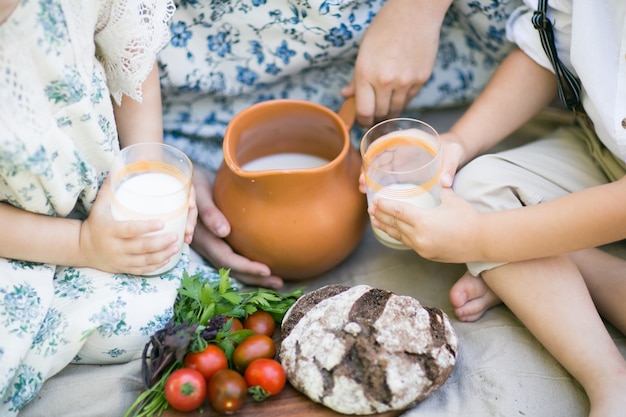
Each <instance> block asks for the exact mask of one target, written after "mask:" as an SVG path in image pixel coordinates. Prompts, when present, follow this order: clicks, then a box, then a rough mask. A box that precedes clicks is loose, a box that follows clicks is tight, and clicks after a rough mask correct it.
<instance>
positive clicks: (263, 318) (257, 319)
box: [243, 310, 276, 337]
mask: <svg viewBox="0 0 626 417" xmlns="http://www.w3.org/2000/svg"><path fill="white" fill-rule="evenodd" d="M243 327H244V328H246V329H250V330H252V331H253V332H255V333H261V334H264V335H266V336H269V337H272V335H273V334H274V330H275V329H276V322H275V321H274V317H272V315H271V314H270V313H268V312H267V311H263V310H257V311H255V312H254V313H252V314H250V315H249V316H248V317H246V319H245V320H244V321H243Z"/></svg>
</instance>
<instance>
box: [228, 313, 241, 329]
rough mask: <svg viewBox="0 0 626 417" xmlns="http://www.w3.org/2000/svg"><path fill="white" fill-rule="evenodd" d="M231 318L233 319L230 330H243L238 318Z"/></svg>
mask: <svg viewBox="0 0 626 417" xmlns="http://www.w3.org/2000/svg"><path fill="white" fill-rule="evenodd" d="M231 319H232V320H233V323H232V324H231V325H230V331H231V332H238V331H239V330H243V324H241V320H239V319H238V318H237V317H231ZM229 320H230V319H229Z"/></svg>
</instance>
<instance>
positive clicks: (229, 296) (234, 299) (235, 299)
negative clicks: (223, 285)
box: [222, 292, 243, 305]
mask: <svg viewBox="0 0 626 417" xmlns="http://www.w3.org/2000/svg"><path fill="white" fill-rule="evenodd" d="M222 297H223V298H224V299H226V300H227V301H228V302H229V303H231V304H232V305H238V304H241V302H242V301H243V297H242V296H241V295H239V294H237V293H236V292H227V293H224V294H222Z"/></svg>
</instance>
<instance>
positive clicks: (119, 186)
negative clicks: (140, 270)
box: [111, 143, 193, 275]
mask: <svg viewBox="0 0 626 417" xmlns="http://www.w3.org/2000/svg"><path fill="white" fill-rule="evenodd" d="M192 177H193V165H192V163H191V161H190V160H189V158H188V157H187V155H185V154H184V153H183V152H182V151H180V150H178V149H176V148H174V147H172V146H169V145H165V144H162V143H138V144H134V145H130V146H127V147H126V148H124V149H122V150H121V151H120V153H119V154H118V155H117V156H116V157H115V159H114V160H113V165H112V168H111V185H112V189H113V197H112V202H111V211H112V214H113V217H114V218H115V219H116V220H150V219H160V220H162V221H163V222H164V223H165V227H164V229H162V230H159V231H158V232H155V233H159V234H162V233H172V232H175V233H176V234H177V235H178V246H179V251H178V253H177V255H175V256H173V257H172V258H170V260H169V262H168V263H167V264H166V265H165V266H163V267H161V268H159V269H157V270H156V271H153V272H151V273H149V274H146V275H160V274H163V273H165V272H167V271H169V270H170V269H172V268H173V267H174V266H176V264H177V263H178V261H179V259H180V256H181V253H182V247H183V240H184V237H185V226H186V224H187V211H188V208H189V192H190V189H191V180H192Z"/></svg>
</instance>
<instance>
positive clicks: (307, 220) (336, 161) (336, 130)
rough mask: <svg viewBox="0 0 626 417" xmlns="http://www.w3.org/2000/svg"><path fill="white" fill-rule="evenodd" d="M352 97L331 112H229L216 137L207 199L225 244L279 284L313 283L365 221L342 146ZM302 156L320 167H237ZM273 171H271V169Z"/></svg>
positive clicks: (352, 162)
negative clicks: (216, 159)
mask: <svg viewBox="0 0 626 417" xmlns="http://www.w3.org/2000/svg"><path fill="white" fill-rule="evenodd" d="M354 120H355V108H354V100H353V99H349V100H347V101H346V102H345V103H344V105H343V106H342V108H341V109H340V110H339V112H338V113H335V112H333V111H331V110H329V109H328V108H326V107H324V106H320V105H317V104H315V103H311V102H307V101H299V100H270V101H265V102H261V103H258V104H255V105H253V106H251V107H249V108H248V109H246V110H244V111H242V112H241V113H239V114H237V115H236V116H235V117H234V118H233V119H232V120H231V121H230V123H229V125H228V126H227V129H226V133H225V136H224V144H223V146H224V161H223V163H222V165H221V167H220V168H219V170H218V172H217V175H216V177H215V181H214V185H213V197H214V200H215V204H216V205H217V207H218V208H219V209H220V210H222V212H223V213H224V215H225V216H226V218H227V219H228V221H229V222H230V224H231V229H232V230H231V233H230V235H229V236H228V237H227V238H226V241H227V242H228V243H229V244H230V245H231V247H232V248H233V249H234V250H235V251H237V252H238V253H240V254H242V255H243V256H245V257H247V258H249V259H251V260H254V261H258V262H262V263H264V264H267V265H268V266H269V267H270V268H271V269H272V273H273V274H275V275H278V276H280V277H283V278H284V279H286V280H299V279H307V278H313V277H315V276H317V275H319V274H321V273H322V272H325V271H327V270H329V269H330V268H332V267H334V266H335V265H337V264H338V263H340V262H341V261H342V260H343V259H344V258H346V257H347V256H348V255H349V254H350V253H351V252H352V251H353V250H354V248H355V247H356V245H357V243H358V242H359V240H360V238H361V236H362V235H363V232H364V230H365V226H366V224H367V218H368V216H367V205H366V198H365V196H364V195H363V194H361V193H360V192H359V190H358V179H359V174H360V169H361V157H360V154H359V152H358V151H357V150H356V149H355V148H354V147H353V146H352V145H351V143H350V134H349V131H350V128H351V127H352V125H353V124H354ZM294 153H295V154H306V155H312V156H315V157H319V158H322V159H323V160H324V161H325V162H322V164H323V165H321V166H316V167H311V168H306V167H295V168H278V169H254V170H250V169H245V168H243V167H244V166H245V165H246V164H248V163H250V162H251V161H255V160H258V159H259V158H262V157H266V156H269V155H277V154H294ZM274 168H275V167H274Z"/></svg>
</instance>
